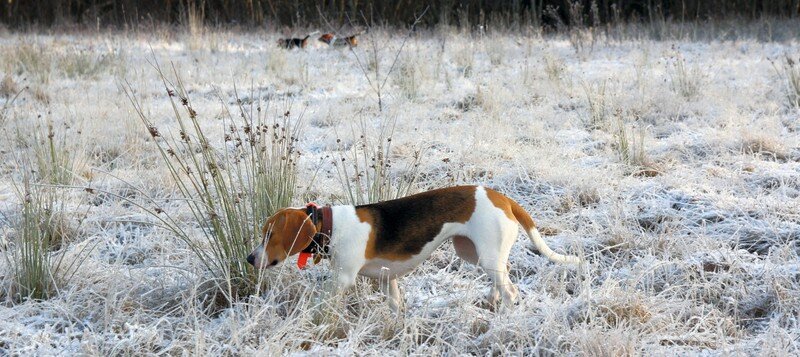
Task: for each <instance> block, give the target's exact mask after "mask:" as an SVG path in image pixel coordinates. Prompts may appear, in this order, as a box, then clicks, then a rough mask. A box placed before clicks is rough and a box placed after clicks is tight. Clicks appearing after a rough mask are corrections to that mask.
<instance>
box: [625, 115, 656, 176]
mask: <svg viewBox="0 0 800 357" xmlns="http://www.w3.org/2000/svg"><path fill="white" fill-rule="evenodd" d="M615 116H616V118H617V120H616V127H615V128H614V133H613V135H614V145H613V148H614V150H615V151H616V152H617V154H618V155H619V158H620V160H621V161H622V162H623V163H624V164H626V165H628V166H630V167H631V168H632V169H633V174H634V175H636V176H656V175H658V174H659V173H660V172H659V171H658V168H657V167H656V165H655V164H654V163H653V161H652V160H650V158H649V157H648V156H647V151H645V145H644V142H645V130H644V127H642V126H640V127H639V129H638V133H635V132H634V129H631V130H628V128H627V126H628V125H627V123H626V122H625V120H624V119H623V118H622V116H623V114H622V113H621V111H617V113H616V114H615Z"/></svg>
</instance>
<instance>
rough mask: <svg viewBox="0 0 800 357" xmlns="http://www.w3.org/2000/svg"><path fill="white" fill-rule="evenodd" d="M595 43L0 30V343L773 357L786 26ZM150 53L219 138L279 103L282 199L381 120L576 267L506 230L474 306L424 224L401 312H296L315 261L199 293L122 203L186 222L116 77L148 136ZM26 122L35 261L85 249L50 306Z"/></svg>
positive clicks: (189, 269)
mask: <svg viewBox="0 0 800 357" xmlns="http://www.w3.org/2000/svg"><path fill="white" fill-rule="evenodd" d="M781 26H788V29H784V30H785V32H786V33H795V34H797V33H800V32H798V28H797V26H798V25H797V24H781ZM776 27H777V25H776ZM776 31H777V30H776ZM297 33H301V31H299V30H298V31H297ZM596 36H598V38H595V39H594V41H595V43H593V45H590V44H589V42H586V43H583V44H582V47H580V48H578V49H577V50H576V46H575V45H580V43H578V42H576V41H579V39H576V38H573V39H572V41H570V38H569V37H568V36H566V35H541V34H531V35H524V34H522V33H520V32H514V31H498V32H496V33H494V32H490V33H485V34H480V33H473V34H468V33H462V32H458V31H457V30H454V29H442V30H431V31H420V32H419V33H417V34H415V35H414V36H411V37H410V38H409V39H408V40H407V41H406V42H405V44H404V47H403V48H402V51H399V49H400V47H401V46H403V43H404V38H405V36H404V32H403V31H398V30H381V29H375V30H373V31H371V32H370V33H368V34H365V35H363V36H362V38H361V39H360V41H361V43H360V44H359V47H358V48H357V49H356V50H355V53H354V52H352V51H350V50H349V49H346V48H325V47H323V46H321V45H320V46H317V45H316V44H315V45H314V46H311V48H307V49H305V50H297V49H295V50H284V49H279V48H277V46H276V45H275V43H276V40H277V39H278V38H279V37H282V36H281V34H278V33H274V32H256V33H238V32H227V31H214V30H205V31H202V32H201V33H196V34H193V35H192V34H188V33H181V32H171V31H170V30H163V31H155V32H143V33H139V32H136V31H131V32H125V33H76V34H48V35H35V34H16V33H8V32H5V33H0V71H2V75H0V78H1V79H2V83H0V108H2V112H0V124H2V133H0V157H1V159H0V239H1V240H2V242H0V243H1V244H0V250H1V251H2V253H3V254H4V257H5V259H0V299H2V304H0V354H21V355H30V354H44V355H52V354H76V353H83V354H88V355H134V354H135V355H139V354H171V355H253V354H263V355H278V354H286V353H292V352H297V353H300V354H303V353H308V354H325V355H329V354H369V355H385V354H388V355H406V354H428V353H447V354H452V355H456V354H459V355H460V354H478V355H488V354H492V355H493V354H505V353H509V354H526V355H529V354H546V355H549V354H573V355H640V354H644V355H652V354H656V355H672V354H674V353H676V352H677V353H680V354H696V353H707V354H737V355H738V354H741V355H751V354H758V355H784V354H796V353H798V349H800V321H799V320H798V318H799V315H800V109H798V107H797V106H796V105H794V104H793V103H792V99H791V98H793V97H791V94H792V93H793V92H792V87H791V84H790V82H789V81H788V80H787V74H790V73H792V71H797V72H796V73H798V74H797V76H798V77H797V78H800V67H798V66H800V64H798V61H800V43H799V42H798V40H797V38H793V37H788V38H781V39H780V41H766V40H763V39H761V38H760V37H759V36H755V35H753V36H747V35H746V33H744V35H742V36H739V37H738V38H737V39H733V40H730V39H728V38H727V37H724V36H721V37H720V38H711V39H706V38H700V37H692V36H687V37H686V39H685V40H663V41H656V40H652V39H650V38H634V37H625V36H622V37H621V38H615V37H614V36H611V35H608V36H607V37H600V34H599V33H598V34H596ZM312 38H313V36H312ZM584 40H586V41H589V40H590V39H584ZM373 44H374V47H373ZM375 51H377V54H376V52H375ZM398 51H399V56H397V54H398ZM787 56H789V58H790V60H787ZM395 57H397V58H398V59H397V62H396V64H395V65H394V66H393V65H392V64H393V62H394V60H395ZM156 62H157V63H158V64H159V65H160V66H161V68H162V69H163V70H164V73H165V77H166V78H167V80H169V81H170V82H169V84H168V86H170V87H171V86H173V85H174V84H175V83H177V81H178V79H179V80H180V81H181V82H182V83H183V85H184V86H185V89H186V96H187V98H188V99H189V100H190V101H191V104H192V108H193V110H195V111H196V114H197V118H198V122H199V123H200V124H201V126H202V130H203V132H205V133H206V134H208V136H209V145H211V146H212V147H214V148H216V149H219V150H220V151H224V150H227V149H229V148H230V145H231V143H230V141H226V139H225V135H226V133H228V132H229V130H230V128H229V124H230V123H229V122H228V120H227V119H226V118H229V117H233V118H238V116H239V109H238V108H237V103H239V102H241V103H243V107H244V108H251V109H252V108H253V106H251V104H253V103H259V102H260V103H261V104H260V105H261V108H262V110H263V111H264V112H265V113H267V114H266V115H268V116H269V117H270V118H273V117H274V118H282V117H283V116H284V114H286V113H287V112H288V114H286V117H287V118H289V119H288V120H290V121H291V122H292V123H297V122H298V121H299V125H300V130H299V135H298V137H297V144H296V145H297V149H298V151H299V156H298V161H297V165H298V166H297V167H298V178H297V182H296V185H295V186H296V187H297V189H296V192H297V194H296V195H295V197H294V199H293V203H294V204H295V205H302V204H305V203H306V202H309V201H314V202H317V203H320V204H328V203H330V204H338V203H341V202H343V201H344V199H345V196H346V192H345V188H344V187H343V185H342V182H341V180H339V179H338V178H337V177H338V176H337V170H336V166H335V165H334V164H333V163H334V161H336V160H340V158H341V157H342V155H349V154H345V153H349V152H352V151H351V150H354V148H355V149H356V150H357V149H358V147H359V145H360V143H361V135H362V134H363V133H364V132H367V133H368V134H369V135H372V136H373V137H377V136H379V135H380V133H379V131H380V130H381V128H383V129H385V130H388V129H387V128H389V127H392V125H394V130H393V132H385V133H384V134H385V135H384V137H385V138H388V137H391V150H390V154H389V159H390V160H392V162H393V164H392V166H391V167H390V170H392V171H391V173H390V175H391V177H394V178H402V177H404V175H409V174H411V173H412V172H416V173H418V181H417V183H416V185H415V186H414V189H413V190H414V191H423V190H426V189H432V188H438V187H444V186H450V185H456V184H482V185H486V186H488V187H492V188H494V189H496V190H498V191H500V192H502V193H504V194H506V195H508V196H509V197H511V198H513V199H515V200H517V201H518V202H519V203H520V204H521V205H522V206H523V207H525V208H526V209H527V210H528V212H530V213H531V214H532V216H533V217H534V219H535V220H536V221H537V223H538V225H539V227H540V230H541V231H542V233H543V235H544V236H545V239H546V241H547V242H548V244H549V245H550V247H551V248H553V249H554V250H556V251H559V252H569V253H572V254H577V255H580V256H582V257H584V259H585V260H586V262H585V264H583V265H581V266H580V267H577V268H575V267H568V266H561V265H557V264H553V263H550V262H548V261H547V260H546V259H545V258H543V257H541V256H538V255H536V254H534V253H533V251H532V247H531V243H530V242H529V241H528V239H527V238H526V237H524V236H523V235H520V238H519V239H518V241H517V243H516V245H515V247H514V250H513V251H512V254H511V258H510V267H511V270H510V272H511V280H512V281H513V282H514V283H515V284H517V285H518V287H519V289H520V301H519V303H518V304H517V305H516V306H513V307H511V308H509V309H500V310H498V311H490V310H489V309H487V308H485V307H484V306H483V305H482V302H483V300H484V296H485V294H486V293H487V292H488V290H489V286H490V285H489V281H488V279H487V278H486V276H485V275H484V274H483V273H482V272H481V271H480V269H478V268H476V267H474V266H472V265H470V264H468V263H466V262H462V261H461V260H460V259H459V258H457V257H456V256H455V254H454V253H453V251H452V246H450V244H449V243H445V245H444V246H443V248H441V249H439V250H437V251H436V252H435V253H434V254H433V256H432V257H431V259H430V260H429V261H427V262H426V263H424V264H423V265H422V266H421V267H420V268H419V269H417V270H416V271H414V272H413V273H411V274H410V275H408V276H406V277H404V278H403V279H401V280H400V287H401V290H402V293H403V298H404V299H405V303H406V310H405V312H404V313H403V314H402V316H400V317H395V316H394V315H393V314H392V312H391V311H390V310H389V308H388V306H387V305H386V303H385V300H384V298H383V296H382V295H381V293H380V292H379V291H378V289H377V288H376V287H375V286H374V284H372V283H370V281H368V280H359V282H358V284H357V286H356V288H355V289H353V290H351V291H350V292H349V294H348V295H347V297H346V298H345V303H344V304H345V306H342V307H341V308H340V309H338V310H336V311H334V312H329V313H330V314H331V315H332V317H331V318H329V319H328V320H327V322H324V323H319V322H318V321H315V320H314V319H313V318H312V313H311V311H312V310H314V309H316V307H315V306H314V304H315V301H316V300H315V296H317V295H318V294H319V292H320V290H321V288H322V285H323V282H324V281H325V280H326V279H327V278H328V277H329V271H328V264H327V263H326V262H323V263H322V264H319V265H316V266H313V267H311V268H310V269H307V270H303V271H300V270H298V269H297V267H296V266H295V265H294V260H290V261H288V262H287V263H286V264H284V265H282V266H280V267H279V268H276V269H275V270H272V271H270V272H268V273H266V274H265V275H264V277H263V279H264V280H265V281H266V282H267V283H268V284H267V285H268V288H266V289H265V291H260V292H258V293H257V294H255V295H253V296H244V297H240V298H239V299H238V300H237V301H236V302H235V303H234V304H233V306H231V307H226V306H216V305H215V303H214V301H211V300H213V299H212V298H210V297H209V295H208V294H207V285H208V284H207V280H208V276H207V274H206V273H205V271H204V268H203V266H202V264H201V263H200V262H199V261H198V260H197V258H196V255H195V254H194V253H193V251H192V250H191V249H190V247H189V246H187V243H186V242H185V241H183V240H180V239H178V238H176V237H175V236H174V235H173V234H171V232H170V231H169V230H166V229H162V228H159V226H157V225H154V224H157V223H158V221H157V220H156V219H155V218H154V216H153V215H152V214H149V213H147V212H145V209H149V210H152V209H154V208H153V206H152V205H151V204H150V203H149V202H151V201H149V200H148V199H149V198H153V199H155V200H163V199H170V198H172V199H171V200H169V201H163V202H164V204H163V206H161V207H160V208H159V209H160V210H164V211H166V212H165V213H162V215H163V214H168V215H170V217H174V218H175V219H176V220H177V222H179V224H181V225H183V226H184V227H185V229H187V231H195V232H199V229H198V228H197V227H198V224H200V223H198V220H197V219H195V217H194V216H193V215H191V214H190V213H189V212H187V211H186V210H185V207H184V206H182V205H181V203H180V199H178V198H177V196H176V192H177V188H176V182H175V180H174V179H173V178H172V176H171V175H170V173H169V170H168V168H167V167H166V166H165V164H164V162H165V161H164V160H165V158H164V157H162V155H161V153H160V152H159V151H158V149H157V147H156V145H155V143H154V138H153V137H152V136H151V133H150V132H149V131H148V128H147V127H146V126H145V124H143V123H142V121H141V120H140V117H139V115H138V114H137V113H136V111H135V110H134V105H133V104H132V103H131V100H130V99H129V97H128V96H126V94H125V91H129V92H130V93H132V95H133V97H134V98H135V100H136V101H138V103H139V104H140V105H141V108H142V110H143V114H144V115H146V117H147V118H148V119H149V120H151V121H152V123H153V125H154V127H156V128H157V130H158V131H159V133H160V136H161V137H160V138H156V139H155V140H167V139H169V138H178V137H179V136H180V134H179V129H178V126H177V125H178V124H177V122H176V120H175V115H174V113H173V108H172V105H171V104H170V96H169V95H168V93H167V91H166V90H165V88H164V83H163V82H162V79H161V78H160V77H159V75H158V72H157V70H156V69H155V67H154V65H155V63H156ZM173 66H174V68H175V71H176V72H177V74H178V78H176V77H175V75H174V73H173V72H172V68H173ZM376 66H377V67H378V69H377V71H378V73H379V75H378V78H375V71H376V69H375V68H376ZM365 72H366V74H365ZM789 78H790V77H789ZM384 80H385V83H386V84H385V86H383V87H382V90H381V98H380V99H381V104H380V106H381V107H379V104H378V96H377V93H376V91H375V90H374V88H375V86H376V85H380V83H383V82H384ZM798 83H800V82H798ZM797 93H798V95H800V88H799V89H798V91H797ZM178 96H180V95H178ZM174 99H175V97H174ZM237 99H238V100H237ZM176 100H177V99H176ZM178 103H179V104H180V102H179V101H178ZM253 105H256V104H253ZM226 108H227V109H226ZM256 109H257V108H256ZM178 110H179V111H183V110H184V109H183V108H181V106H180V105H178ZM226 110H230V111H231V112H232V115H230V116H229V115H228V114H226ZM182 113H183V115H185V113H184V112H182ZM48 123H50V124H51V125H52V128H53V129H52V130H53V137H54V138H55V139H56V142H57V143H59V145H61V146H60V147H61V148H63V150H64V152H67V153H69V160H68V162H70V163H71V164H70V167H69V168H68V169H67V170H66V178H65V179H64V180H65V181H62V182H61V183H60V187H59V188H58V189H57V190H54V191H55V192H57V195H58V199H57V201H56V202H57V206H58V207H59V213H58V217H59V225H60V226H59V227H60V228H59V229H60V230H61V231H60V232H62V233H61V235H60V236H61V237H62V238H63V241H62V242H60V245H59V246H58V247H57V248H58V249H57V250H56V251H55V252H54V253H50V254H54V255H62V254H66V255H65V258H64V259H66V261H71V260H72V259H77V258H76V257H80V256H83V255H85V254H88V257H86V258H85V260H83V263H82V264H81V265H80V266H79V267H78V268H77V269H76V270H75V271H74V275H73V276H71V277H70V278H69V279H67V278H65V277H57V279H58V280H59V281H68V282H67V283H59V284H56V286H57V287H58V289H57V291H56V292H55V293H54V294H53V295H52V296H51V297H50V298H49V299H42V300H22V301H15V300H14V298H13V296H14V294H15V288H14V286H15V283H14V280H13V279H14V268H13V266H14V264H15V263H14V261H13V259H12V258H11V257H12V253H11V252H12V251H13V249H14V247H15V246H16V244H17V243H15V242H16V240H17V239H18V237H20V232H19V225H18V224H16V223H15V222H18V221H19V217H20V216H21V215H22V213H21V209H20V207H21V203H22V202H23V200H24V199H25V197H23V196H24V195H20V194H19V193H18V192H19V188H20V185H21V183H22V182H23V181H24V180H23V176H24V175H23V172H25V171H26V170H31V169H34V170H39V171H41V170H44V169H45V167H47V166H48V163H47V162H44V163H37V160H36V159H35V158H36V157H38V156H37V154H36V153H35V152H37V151H36V150H37V148H40V147H42V145H41V144H36V142H40V143H41V142H47V136H48V129H47V127H48ZM417 152H420V153H421V154H420V155H419V159H418V162H416V163H418V164H419V166H418V167H416V168H413V166H412V167H409V165H413V164H414V163H415V160H414V155H415V153H417ZM26 160H27V161H31V162H32V164H31V165H32V166H30V167H29V166H25V165H24V164H23V163H24V162H26ZM37 165H38V166H37ZM138 205H142V207H139V206H138ZM201 223H202V222H201ZM520 233H521V232H520ZM192 237H195V238H197V239H200V238H199V237H200V234H199V233H197V234H196V235H192ZM251 248H252V247H247V248H246V249H247V250H249V249H251ZM87 251H88V253H86V252H87ZM242 259H243V257H242Z"/></svg>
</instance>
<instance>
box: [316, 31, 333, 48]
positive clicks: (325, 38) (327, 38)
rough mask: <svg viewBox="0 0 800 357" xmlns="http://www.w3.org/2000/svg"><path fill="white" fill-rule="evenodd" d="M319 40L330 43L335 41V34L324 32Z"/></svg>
mask: <svg viewBox="0 0 800 357" xmlns="http://www.w3.org/2000/svg"><path fill="white" fill-rule="evenodd" d="M319 40H320V41H322V42H325V43H327V44H329V45H330V44H331V41H333V34H332V33H326V34H323V35H322V36H320V37H319Z"/></svg>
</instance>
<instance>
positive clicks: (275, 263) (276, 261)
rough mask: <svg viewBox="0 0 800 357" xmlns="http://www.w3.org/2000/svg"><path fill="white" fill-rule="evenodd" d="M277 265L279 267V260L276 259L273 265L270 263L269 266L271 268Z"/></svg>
mask: <svg viewBox="0 0 800 357" xmlns="http://www.w3.org/2000/svg"><path fill="white" fill-rule="evenodd" d="M276 265H278V259H275V260H273V261H272V263H269V266H271V267H272V266H276Z"/></svg>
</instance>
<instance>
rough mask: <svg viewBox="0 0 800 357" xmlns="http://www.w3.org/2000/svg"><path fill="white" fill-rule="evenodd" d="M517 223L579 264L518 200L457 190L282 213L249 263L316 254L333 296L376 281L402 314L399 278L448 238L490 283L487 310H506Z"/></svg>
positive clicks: (511, 294)
mask: <svg viewBox="0 0 800 357" xmlns="http://www.w3.org/2000/svg"><path fill="white" fill-rule="evenodd" d="M519 226H522V228H523V229H524V230H525V232H526V233H527V234H528V237H529V238H530V240H531V241H532V242H533V245H534V246H535V247H536V250H537V251H538V252H539V254H541V255H543V256H545V257H547V258H548V259H549V260H550V261H553V262H557V263H569V264H577V263H579V262H580V261H581V260H580V259H579V258H578V257H576V256H567V255H562V254H559V253H556V252H554V251H553V250H551V249H550V248H549V247H548V246H547V244H546V243H545V241H544V240H543V239H542V237H541V235H540V234H539V231H538V230H537V229H536V224H535V223H534V221H533V219H532V218H531V216H530V215H529V214H528V213H527V212H526V211H525V210H524V209H523V208H522V207H521V206H520V205H519V204H518V203H517V202H515V201H514V200H512V199H510V198H508V197H506V196H504V195H503V194H501V193H499V192H497V191H494V190H492V189H489V188H485V187H482V186H456V187H450V188H442V189H437V190H433V191H428V192H423V193H419V194H415V195H411V196H408V197H404V198H400V199H395V200H390V201H384V202H379V203H373V204H367V205H361V206H348V205H345V206H334V207H319V206H316V205H315V204H309V205H308V206H306V207H298V208H284V209H282V210H280V211H278V212H277V213H275V214H274V215H272V216H271V217H269V218H268V219H267V222H266V223H265V224H264V226H263V228H262V237H261V239H260V240H261V244H260V245H259V246H258V247H256V248H255V249H254V250H253V252H252V253H250V255H249V256H248V257H247V262H248V263H250V264H252V265H253V266H254V267H255V268H256V269H267V268H272V267H275V266H276V265H278V264H279V263H281V262H283V261H284V260H286V259H287V258H289V257H290V256H293V255H295V254H298V253H303V254H308V253H312V254H319V255H322V256H324V257H327V258H329V259H330V262H331V267H332V268H333V270H334V276H335V279H334V281H333V285H334V287H333V289H334V290H335V291H334V293H335V292H341V291H345V290H346V289H348V288H350V287H352V286H353V285H355V282H356V277H357V276H358V275H362V276H366V277H370V278H373V279H379V280H380V281H381V284H379V285H381V291H382V292H383V293H384V294H385V295H386V296H387V298H388V303H389V305H390V307H391V308H392V310H394V311H395V312H400V311H402V305H403V301H402V299H401V297H400V290H399V289H398V287H397V279H398V278H400V277H402V276H403V275H405V274H407V273H409V272H410V271H412V270H413V269H414V268H416V267H417V266H418V265H419V264H420V263H422V261H424V260H425V259H427V258H428V257H430V255H431V253H432V252H433V251H434V250H436V248H438V247H439V246H440V245H441V244H442V243H443V242H445V241H446V240H448V239H449V240H451V241H452V242H453V247H454V248H455V252H456V254H457V255H458V256H459V257H461V259H463V260H465V261H467V262H470V263H472V264H475V265H479V266H480V267H482V268H483V269H484V271H485V272H486V274H487V275H488V276H489V278H490V279H491V280H492V288H491V289H490V292H489V296H488V297H487V299H488V303H489V304H490V306H492V307H493V306H497V303H498V302H499V301H501V302H502V304H503V305H504V306H509V305H513V304H514V303H515V302H516V300H517V297H518V293H519V291H518V289H517V288H516V286H514V285H513V284H512V283H511V281H510V280H509V276H508V265H507V263H508V255H509V253H510V252H511V247H512V245H513V244H514V241H516V239H517V232H518V227H519Z"/></svg>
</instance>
